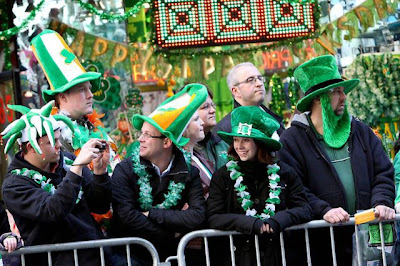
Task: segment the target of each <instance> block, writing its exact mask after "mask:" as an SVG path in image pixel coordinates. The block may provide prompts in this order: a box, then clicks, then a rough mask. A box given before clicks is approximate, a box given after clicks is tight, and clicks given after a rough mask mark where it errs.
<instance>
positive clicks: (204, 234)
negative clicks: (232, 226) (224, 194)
mask: <svg viewBox="0 0 400 266" xmlns="http://www.w3.org/2000/svg"><path fill="white" fill-rule="evenodd" d="M399 220H400V214H396V217H395V219H393V220H385V221H380V222H378V221H377V220H374V221H371V222H368V224H369V223H378V224H379V232H380V238H381V239H380V240H381V241H380V242H381V255H382V265H383V266H386V265H387V261H386V254H385V241H384V234H383V225H382V223H385V222H392V221H399ZM339 226H354V228H355V241H356V252H357V263H358V265H362V259H361V252H360V239H359V232H358V228H357V226H358V225H356V224H355V219H354V218H350V220H349V221H348V222H346V223H336V224H331V223H328V222H326V221H324V220H315V221H311V222H308V223H305V224H300V225H296V226H292V227H290V228H287V229H286V230H287V231H290V230H304V234H305V244H306V253H307V264H308V265H312V262H311V252H310V239H309V229H314V228H326V227H329V232H330V242H331V249H332V264H333V265H334V266H337V260H336V250H335V237H334V233H333V228H334V227H339ZM240 234H241V233H238V232H236V231H221V230H213V229H204V230H198V231H193V232H190V233H188V234H186V235H185V236H183V237H182V239H181V240H180V242H179V245H178V249H177V256H172V257H169V258H168V259H167V261H169V260H173V259H176V260H177V261H178V265H179V266H185V265H186V262H185V248H186V246H187V244H188V243H189V242H190V241H191V240H192V239H195V238H199V237H201V238H203V239H204V246H205V257H206V265H207V266H209V265H210V255H209V248H208V238H209V237H217V236H228V237H229V243H230V244H229V246H230V255H231V262H232V266H235V248H234V242H233V236H234V235H240ZM254 241H255V252H256V260H257V266H260V265H261V261H260V249H259V241H258V236H257V235H255V236H254ZM280 246H281V255H282V265H283V266H286V254H285V243H284V237H283V233H282V232H281V233H280Z"/></svg>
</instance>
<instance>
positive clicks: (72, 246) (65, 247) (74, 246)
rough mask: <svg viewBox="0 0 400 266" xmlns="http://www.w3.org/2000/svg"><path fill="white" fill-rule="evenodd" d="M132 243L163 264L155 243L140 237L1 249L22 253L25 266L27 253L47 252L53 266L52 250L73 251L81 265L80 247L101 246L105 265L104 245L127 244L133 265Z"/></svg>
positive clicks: (154, 262)
mask: <svg viewBox="0 0 400 266" xmlns="http://www.w3.org/2000/svg"><path fill="white" fill-rule="evenodd" d="M130 245H140V246H143V247H145V248H146V249H147V250H148V251H149V253H150V255H151V258H152V261H153V266H158V265H163V263H160V258H159V255H158V252H157V250H156V249H155V247H154V245H153V244H152V243H151V242H149V241H147V240H146V239H143V238H138V237H126V238H111V239H102V240H91V241H78V242H70V243H62V244H51V245H37V246H29V247H23V248H21V249H18V250H16V251H14V252H12V253H7V252H6V251H1V252H0V253H1V255H2V256H7V255H20V256H21V265H22V266H25V264H26V262H25V255H26V254H39V253H40V254H46V253H47V258H48V265H49V266H52V255H51V253H52V252H59V251H73V254H74V262H75V265H76V266H77V265H79V263H78V250H80V249H89V248H90V249H92V248H99V251H100V253H99V254H100V261H101V265H102V266H104V265H105V257H104V247H111V246H125V248H126V257H127V263H128V266H131V259H130V257H131V250H130Z"/></svg>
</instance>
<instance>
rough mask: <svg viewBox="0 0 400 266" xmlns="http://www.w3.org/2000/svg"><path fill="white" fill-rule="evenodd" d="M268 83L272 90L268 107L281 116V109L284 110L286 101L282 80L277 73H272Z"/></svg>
mask: <svg viewBox="0 0 400 266" xmlns="http://www.w3.org/2000/svg"><path fill="white" fill-rule="evenodd" d="M269 85H270V86H271V90H272V92H271V94H272V99H271V102H270V108H271V110H272V111H273V112H275V113H276V114H278V115H280V116H282V115H283V111H284V110H286V102H285V92H284V89H283V84H282V80H281V78H280V77H279V75H278V74H276V73H275V74H274V75H272V77H271V80H270V82H269Z"/></svg>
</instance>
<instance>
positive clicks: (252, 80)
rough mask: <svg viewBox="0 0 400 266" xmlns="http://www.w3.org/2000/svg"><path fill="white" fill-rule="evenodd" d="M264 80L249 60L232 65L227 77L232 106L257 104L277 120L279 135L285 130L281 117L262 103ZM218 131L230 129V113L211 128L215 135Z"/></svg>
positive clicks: (229, 130)
mask: <svg viewBox="0 0 400 266" xmlns="http://www.w3.org/2000/svg"><path fill="white" fill-rule="evenodd" d="M264 82H265V78H264V77H263V76H262V75H261V74H260V71H258V69H257V68H256V67H255V66H254V65H253V64H252V63H249V62H246V63H241V64H238V65H236V66H234V67H233V68H232V69H231V71H230V72H229V74H228V77H227V83H228V87H229V89H230V90H231V93H232V97H233V99H234V102H233V107H234V108H237V107H239V106H259V107H260V108H261V109H262V110H264V111H265V112H267V113H268V114H269V115H271V116H272V117H273V118H275V119H276V120H277V121H278V122H279V124H280V128H279V129H278V130H277V133H278V135H281V134H282V132H283V131H284V130H285V126H284V125H283V123H282V118H281V117H280V116H278V115H277V114H275V113H274V112H272V111H271V110H270V109H268V108H267V107H266V106H265V105H263V104H262V103H263V101H264V99H265V94H266V93H265V85H264ZM218 131H224V132H231V131H232V128H231V113H229V114H227V115H226V116H225V117H224V118H222V119H221V121H219V122H218V124H217V125H216V126H215V128H214V130H213V132H214V133H215V135H217V134H216V133H217V132H218Z"/></svg>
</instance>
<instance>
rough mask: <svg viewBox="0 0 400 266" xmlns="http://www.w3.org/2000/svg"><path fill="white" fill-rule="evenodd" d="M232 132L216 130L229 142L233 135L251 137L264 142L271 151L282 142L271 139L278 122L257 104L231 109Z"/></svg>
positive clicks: (278, 147)
mask: <svg viewBox="0 0 400 266" xmlns="http://www.w3.org/2000/svg"><path fill="white" fill-rule="evenodd" d="M231 124H232V133H229V132H223V131H218V135H219V136H220V137H221V138H222V139H223V140H224V141H226V142H227V143H229V144H231V143H232V141H233V137H242V138H252V139H255V140H259V141H261V142H263V143H265V144H266V146H267V147H268V148H269V149H270V150H271V151H277V150H279V149H280V148H281V147H282V144H281V143H280V142H279V141H277V140H274V139H272V138H271V137H272V134H273V133H274V132H275V131H276V130H278V128H279V123H278V122H277V121H276V120H275V119H274V118H272V117H271V116H270V115H269V114H267V113H266V112H264V111H263V110H261V109H260V107H258V106H241V107H238V108H236V109H234V110H233V111H232V116H231Z"/></svg>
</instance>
